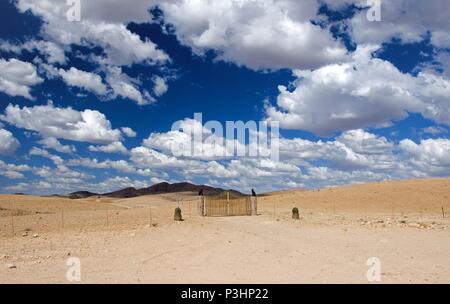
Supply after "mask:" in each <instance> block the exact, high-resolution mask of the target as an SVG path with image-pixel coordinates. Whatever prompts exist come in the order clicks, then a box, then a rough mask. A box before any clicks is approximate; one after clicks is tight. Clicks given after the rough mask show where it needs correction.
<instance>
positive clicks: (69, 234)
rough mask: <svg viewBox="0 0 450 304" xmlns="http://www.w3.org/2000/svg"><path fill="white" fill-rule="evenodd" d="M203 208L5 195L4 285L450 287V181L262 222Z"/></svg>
mask: <svg viewBox="0 0 450 304" xmlns="http://www.w3.org/2000/svg"><path fill="white" fill-rule="evenodd" d="M197 200H198V199H197V197H196V196H195V193H171V194H158V195H147V196H140V197H135V198H126V199H116V198H108V197H90V198H84V199H68V198H61V197H40V196H29V195H6V194H4V195H0V229H1V230H0V283H71V284H72V283H257V284H258V283H367V284H369V283H370V284H374V283H450V179H427V180H405V181H387V182H378V183H370V184H362V185H349V186H341V187H336V188H326V189H314V190H291V191H280V192H273V193H267V194H264V195H261V196H259V197H258V216H233V217H201V216H198V215H197V213H196V208H197ZM177 206H179V207H180V208H181V209H182V213H183V218H184V221H182V222H174V220H173V212H174V209H175V208H176V207H177ZM293 207H298V208H299V210H300V220H294V219H292V218H291V210H292V208H293ZM73 257H75V258H78V259H79V261H80V263H81V264H80V265H81V268H80V274H81V276H80V281H76V282H74V281H68V279H67V272H68V265H67V261H68V259H69V258H73ZM370 258H376V259H377V260H378V261H379V262H380V264H379V266H380V267H379V269H380V271H381V275H380V278H379V279H380V280H377V281H370V280H368V277H367V272H368V270H369V268H370V267H371V266H370V265H368V264H367V261H368V260H369V259H370Z"/></svg>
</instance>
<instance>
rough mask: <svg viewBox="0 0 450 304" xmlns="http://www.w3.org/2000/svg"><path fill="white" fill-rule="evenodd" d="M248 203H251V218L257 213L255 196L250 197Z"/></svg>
mask: <svg viewBox="0 0 450 304" xmlns="http://www.w3.org/2000/svg"><path fill="white" fill-rule="evenodd" d="M250 201H251V203H252V216H253V215H257V213H258V207H257V199H256V196H252V197H250Z"/></svg>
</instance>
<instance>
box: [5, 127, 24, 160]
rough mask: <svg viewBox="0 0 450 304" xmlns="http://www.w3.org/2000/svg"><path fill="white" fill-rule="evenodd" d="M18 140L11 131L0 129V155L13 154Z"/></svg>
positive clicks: (18, 143)
mask: <svg viewBox="0 0 450 304" xmlns="http://www.w3.org/2000/svg"><path fill="white" fill-rule="evenodd" d="M19 146H20V142H19V141H18V140H17V139H16V138H15V137H14V136H13V134H12V133H11V132H9V131H8V130H5V129H0V155H10V154H13V153H14V152H15V151H16V150H17V148H19Z"/></svg>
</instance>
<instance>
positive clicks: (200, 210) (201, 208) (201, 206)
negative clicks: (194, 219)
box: [197, 195, 205, 216]
mask: <svg viewBox="0 0 450 304" xmlns="http://www.w3.org/2000/svg"><path fill="white" fill-rule="evenodd" d="M204 213H205V197H204V196H203V195H200V196H199V197H198V202H197V215H198V216H204V215H205V214H204Z"/></svg>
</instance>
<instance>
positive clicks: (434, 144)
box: [399, 138, 450, 176]
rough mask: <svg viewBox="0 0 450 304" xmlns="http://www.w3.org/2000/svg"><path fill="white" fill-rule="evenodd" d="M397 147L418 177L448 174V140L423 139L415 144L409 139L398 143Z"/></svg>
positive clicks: (449, 152) (449, 156)
mask: <svg viewBox="0 0 450 304" xmlns="http://www.w3.org/2000/svg"><path fill="white" fill-rule="evenodd" d="M399 147H400V149H401V150H402V151H403V152H404V153H405V155H406V156H407V158H405V161H406V162H407V163H408V164H409V165H410V166H411V167H412V168H414V169H415V172H419V173H420V175H431V176H445V175H449V174H450V140H448V139H443V138H438V139H425V140H421V141H420V143H418V144H417V143H415V142H413V141H412V140H410V139H404V140H402V141H400V144H399ZM419 173H416V175H418V174H419Z"/></svg>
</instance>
